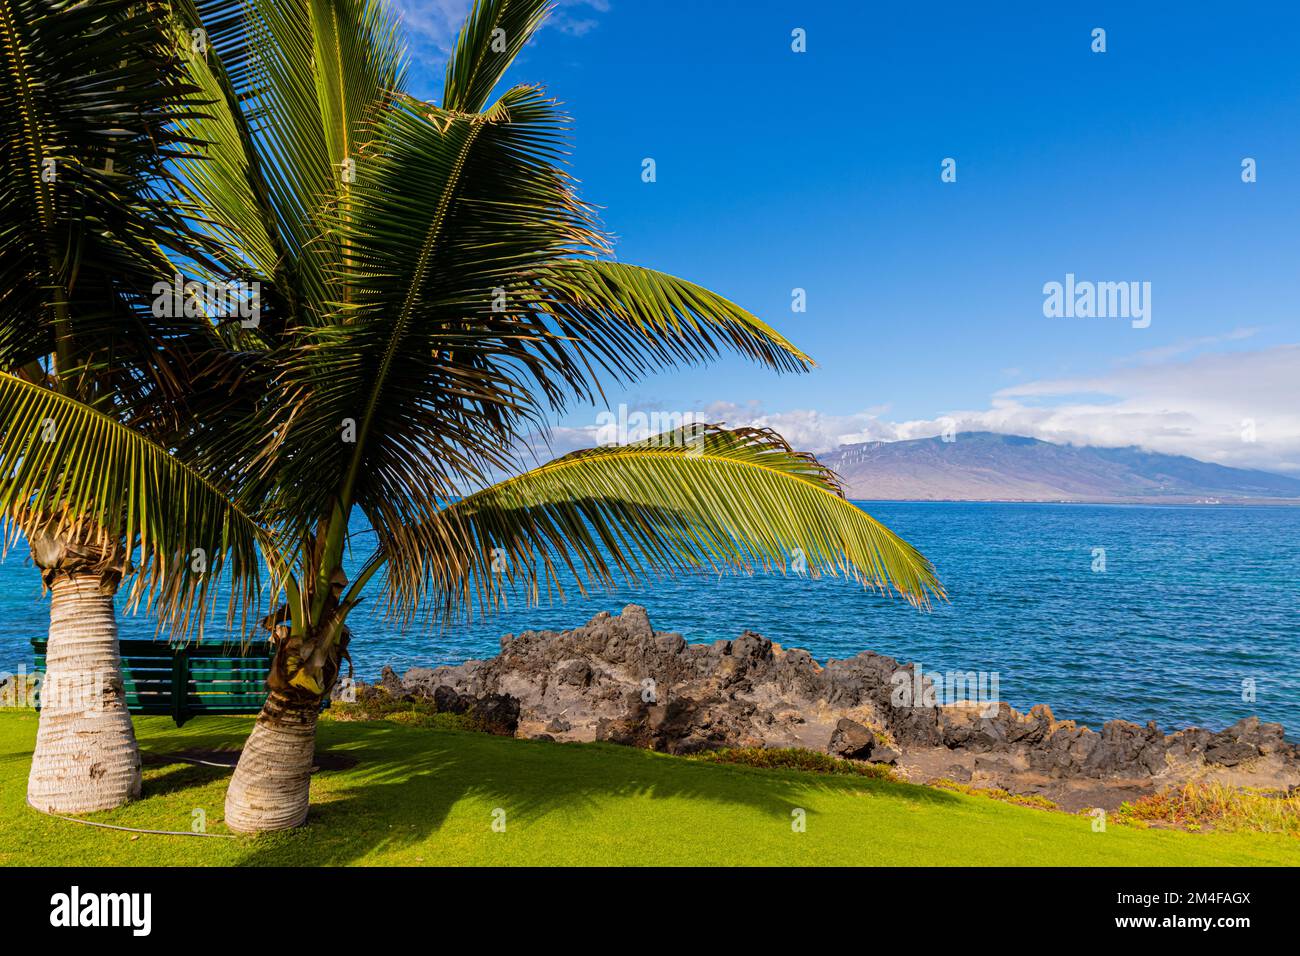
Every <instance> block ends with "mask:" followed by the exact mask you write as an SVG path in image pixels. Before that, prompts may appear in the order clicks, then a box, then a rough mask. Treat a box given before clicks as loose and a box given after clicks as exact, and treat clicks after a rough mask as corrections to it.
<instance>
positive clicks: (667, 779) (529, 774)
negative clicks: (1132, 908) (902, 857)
mask: <svg viewBox="0 0 1300 956" xmlns="http://www.w3.org/2000/svg"><path fill="white" fill-rule="evenodd" d="M343 728H346V729H343ZM417 735H418V736H417ZM421 737H423V738H424V739H423V740H421V739H420V738H421ZM413 743H414V744H415V745H416V747H413V746H412V745H413ZM319 746H322V747H326V748H328V749H329V750H331V751H336V752H337V751H345V752H350V753H353V754H354V755H355V756H357V757H358V759H359V763H358V765H357V766H356V767H354V768H352V769H351V770H350V771H349V772H348V773H347V776H346V780H347V786H346V787H344V788H341V789H333V788H330V789H329V790H327V789H326V787H324V786H322V784H324V783H325V781H324V780H321V781H320V782H317V781H313V787H312V796H313V806H312V812H311V815H310V817H309V818H308V823H307V827H308V830H309V831H310V833H311V836H310V842H311V845H312V848H313V852H312V862H314V863H317V864H320V865H327V866H338V865H346V864H348V863H352V862H355V861H357V860H358V859H359V858H360V857H362V856H365V855H367V854H370V853H372V852H375V851H382V850H400V849H402V848H403V847H406V846H410V845H413V844H417V843H423V842H425V841H426V840H428V838H429V837H430V836H431V835H432V834H434V833H436V832H437V831H438V830H439V829H440V828H441V827H442V826H443V824H444V823H445V822H446V820H447V817H448V816H449V814H450V813H451V811H452V808H453V807H454V806H455V805H456V804H457V803H458V802H459V801H461V800H464V799H467V798H478V799H480V800H482V801H485V802H487V803H488V804H489V805H490V806H499V807H502V808H503V809H505V811H506V813H507V816H508V818H509V819H510V821H511V822H512V823H514V822H516V821H518V822H525V823H527V822H529V821H534V820H538V819H541V818H542V817H545V816H546V815H547V814H551V813H555V812H564V813H566V814H574V813H575V812H577V813H584V812H586V813H590V812H593V811H594V810H595V809H596V808H597V807H598V806H599V804H600V803H601V802H602V801H603V800H606V799H607V798H609V797H621V798H629V797H630V798H637V799H646V800H665V799H674V798H681V799H686V800H691V801H697V802H698V801H704V802H709V803H713V804H716V805H718V806H719V807H723V806H740V807H746V808H749V809H752V810H757V811H759V812H762V813H765V814H768V815H770V816H772V817H775V818H779V819H782V820H788V819H789V818H790V812H791V810H792V809H793V808H794V807H796V806H803V805H804V804H805V803H806V802H807V800H808V795H809V794H810V793H812V794H815V793H818V792H821V793H829V792H841V793H842V792H857V793H861V792H875V793H887V794H888V795H889V796H891V797H893V798H895V799H906V800H910V801H916V802H920V803H927V804H952V803H955V802H957V801H956V798H955V797H953V795H952V794H949V793H946V792H944V791H940V790H934V789H931V788H927V787H917V786H912V785H909V784H897V783H888V782H883V781H878V780H872V779H870V778H866V777H850V776H842V777H841V776H820V775H815V774H807V773H798V772H790V771H772V770H755V769H751V768H743V767H734V766H726V765H719V764H705V763H699V762H695V761H691V760H686V759H681V758H673V757H666V756H664V755H662V754H655V753H651V752H649V751H644V750H637V749H635V748H630V747H621V746H618V745H615V744H561V743H549V742H544V741H529V740H514V739H509V738H502V737H492V736H488V735H483V734H473V733H464V732H456V731H421V730H413V729H409V728H397V727H394V726H393V725H388V724H384V723H367V724H343V725H340V724H329V723H326V724H322V725H321V733H320V737H319ZM417 747H418V749H416V748H417ZM807 813H808V814H809V816H814V815H815V814H816V811H815V810H813V809H808V810H807ZM488 823H489V821H488V820H486V819H485V820H484V824H483V825H484V827H485V828H486V827H487V826H488ZM390 824H392V826H391V828H390ZM348 832H351V833H354V834H355V833H358V832H365V833H366V838H365V839H362V840H356V839H351V840H349V839H347V838H345V837H344V836H343V834H345V833H348ZM332 835H337V837H338V838H337V839H335V838H334V837H333V836H332ZM241 862H243V863H245V864H247V865H252V866H274V865H284V862H285V860H284V855H283V853H282V847H281V846H280V845H279V844H278V842H274V841H273V842H271V843H268V844H267V845H265V846H263V845H260V841H259V843H257V844H254V845H253V846H252V847H251V852H250V853H249V855H248V856H247V857H245V858H244V859H243V860H242V861H241Z"/></svg>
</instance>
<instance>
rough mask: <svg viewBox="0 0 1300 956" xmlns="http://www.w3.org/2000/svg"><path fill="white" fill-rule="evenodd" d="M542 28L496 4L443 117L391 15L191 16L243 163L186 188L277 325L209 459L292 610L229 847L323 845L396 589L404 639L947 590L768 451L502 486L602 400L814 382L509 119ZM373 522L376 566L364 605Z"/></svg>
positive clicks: (555, 471) (199, 168)
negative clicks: (359, 649)
mask: <svg viewBox="0 0 1300 956" xmlns="http://www.w3.org/2000/svg"><path fill="white" fill-rule="evenodd" d="M545 13H546V5H545V3H544V2H543V0H479V2H477V3H475V5H474V8H473V10H472V11H471V13H470V14H469V17H468V19H467V21H466V23H465V25H464V27H463V29H462V31H461V33H460V37H459V40H458V43H457V45H456V49H455V51H454V54H453V56H452V58H451V60H450V62H449V64H448V66H447V71H446V80H445V84H444V88H443V98H442V103H441V104H440V105H434V104H432V103H427V102H422V101H420V100H418V99H415V98H414V97H412V96H410V95H408V94H406V93H404V92H403V91H402V77H403V73H404V59H403V52H402V47H401V44H400V43H399V41H398V25H397V23H396V22H395V20H394V19H393V18H392V15H391V14H390V12H389V10H388V8H387V7H386V6H385V5H384V4H383V3H379V2H374V0H279V2H269V0H248V2H247V3H246V4H243V5H240V6H239V7H237V8H232V7H231V6H230V5H229V4H227V3H223V2H212V3H203V2H200V3H198V4H197V7H196V9H195V10H194V11H193V14H192V15H193V16H194V18H195V20H194V22H195V23H199V24H203V25H205V26H206V28H207V29H208V34H209V36H210V37H211V38H212V40H213V50H214V56H212V57H210V58H209V60H208V61H207V62H208V63H209V64H210V65H211V67H212V69H211V72H210V74H209V75H208V76H206V77H203V78H201V81H200V83H199V85H201V86H204V87H205V90H206V93H207V95H208V96H209V97H210V98H211V99H212V100H214V101H218V100H219V101H220V102H223V103H224V104H226V107H227V109H228V112H229V115H228V116H227V117H224V118H220V119H219V120H214V121H209V120H204V119H200V120H197V121H196V122H195V124H194V128H193V129H192V130H191V131H190V132H191V135H193V136H194V137H196V138H198V139H202V140H207V141H212V142H214V143H215V144H216V146H215V148H214V150H213V156H214V158H215V162H210V163H202V164H200V163H190V164H188V165H187V181H188V183H189V185H190V186H191V190H190V198H191V200H192V201H193V203H194V205H195V207H196V208H199V209H201V210H203V214H202V217H201V218H202V219H203V220H204V221H207V222H210V223H212V224H214V226H213V228H214V230H216V231H217V232H216V234H217V235H219V237H220V238H221V239H222V240H223V241H225V242H227V243H229V244H230V245H231V246H232V247H234V248H238V249H239V250H240V251H241V253H242V254H241V257H240V262H241V264H245V265H250V266H252V267H253V268H255V269H256V270H257V271H258V273H259V276H260V278H261V280H262V281H263V282H264V283H265V287H266V288H268V289H270V290H273V294H272V295H270V296H269V297H264V298H269V300H270V301H271V302H272V303H273V305H274V309H273V312H274V314H273V315H272V316H270V320H269V321H265V322H263V323H262V325H261V327H260V328H259V329H258V330H256V332H255V333H254V334H250V335H248V336H246V337H245V338H244V340H243V347H244V348H248V349H260V350H261V351H262V355H263V358H264V362H263V368H264V370H265V376H264V378H263V379H262V381H263V382H264V387H265V389H266V392H265V400H264V401H263V402H262V403H261V404H260V405H259V407H258V409H257V412H256V414H254V415H253V416H252V417H251V419H250V422H249V423H244V424H242V425H241V427H240V428H239V430H238V434H237V435H235V436H234V437H232V436H231V435H229V434H226V433H225V429H224V428H222V429H218V428H212V429H209V430H208V433H207V434H205V435H201V436H199V440H198V442H197V445H196V446H195V447H196V449H197V450H196V454H197V455H198V460H201V461H202V462H204V467H205V468H212V469H216V470H218V471H219V472H221V473H222V474H226V475H230V476H231V477H232V481H234V482H236V483H237V484H238V485H239V489H240V490H239V498H238V499H237V500H239V501H240V502H242V503H244V504H245V506H246V507H248V508H249V509H250V510H255V511H256V512H257V513H258V514H259V515H260V516H261V520H262V521H263V522H264V523H265V525H266V526H267V527H268V528H273V529H275V533H276V535H277V552H276V554H277V556H276V558H275V560H274V562H273V565H274V568H275V569H276V575H277V579H278V580H280V581H282V582H283V586H284V589H285V593H286V602H285V604H284V606H283V607H282V608H280V609H279V610H278V611H277V612H276V613H275V614H274V615H273V616H272V619H271V625H272V626H273V627H274V628H275V632H276V635H277V652H276V656H275V661H274V665H273V668H272V674H271V678H270V680H269V696H268V699H267V702H266V705H265V707H264V708H263V710H262V713H261V714H260V716H259V717H258V719H257V722H256V725H255V727H254V730H253V732H252V735H251V736H250V738H249V740H248V743H247V745H246V746H245V747H244V750H243V754H242V756H241V758H240V761H239V765H238V767H237V769H236V771H235V775H234V777H233V779H232V781H231V784H230V788H229V791H228V793H227V798H226V823H227V825H228V826H230V827H231V828H232V829H235V830H240V831H261V830H268V829H277V828H284V827H292V826H296V825H298V824H301V823H302V822H303V820H304V819H305V817H306V814H307V809H308V780H309V776H310V771H311V763H312V756H313V749H314V732H315V722H316V715H317V713H318V711H319V707H320V701H321V697H322V695H324V694H326V693H327V692H328V690H329V688H330V687H331V685H332V684H333V682H334V680H335V678H336V676H337V674H338V671H339V667H340V662H341V659H342V656H343V654H344V652H345V645H346V641H347V628H346V620H347V617H348V614H349V613H350V612H351V610H352V609H353V608H355V607H356V605H357V603H358V602H359V601H360V600H361V596H362V591H363V589H364V588H365V587H366V585H367V584H368V583H369V581H370V580H371V579H372V578H373V577H374V575H375V574H376V573H377V572H379V571H380V570H381V569H387V573H386V574H385V575H384V577H383V580H384V582H385V583H384V594H385V598H386V600H387V602H388V606H389V609H390V610H391V611H392V612H393V613H394V614H396V615H397V616H399V617H402V616H404V617H409V616H411V615H413V614H414V613H416V610H417V609H418V608H420V607H424V608H426V609H427V610H429V611H431V612H433V613H438V614H441V615H444V616H451V615H454V614H457V613H459V612H462V611H465V610H467V609H470V608H471V607H472V606H473V605H475V604H477V605H478V606H480V607H482V608H490V607H491V606H493V605H494V604H495V603H496V602H497V601H499V600H501V599H502V598H503V597H504V596H505V595H506V594H507V593H508V592H510V591H511V590H513V589H514V588H516V587H522V588H523V589H524V591H525V593H526V595H527V596H528V597H530V598H536V597H537V596H538V595H539V594H540V592H541V590H542V589H543V588H545V589H547V590H551V589H553V588H556V587H558V586H559V583H560V578H561V576H562V575H561V570H566V571H567V572H569V573H573V574H576V575H577V576H578V578H579V580H580V581H586V582H590V583H593V584H597V585H607V584H609V583H611V581H612V580H613V579H614V571H616V570H617V571H620V572H622V573H623V574H625V575H629V576H636V575H638V574H640V573H644V572H647V571H675V570H680V569H683V568H691V567H699V566H701V565H709V564H712V565H720V564H728V565H735V564H740V565H752V564H755V563H756V564H759V565H761V566H764V567H773V566H778V565H779V566H781V567H784V555H785V553H786V552H787V551H788V550H789V549H791V548H794V547H800V548H802V549H803V551H804V553H805V555H807V557H808V560H809V562H810V564H811V565H812V566H814V567H816V568H818V569H821V570H824V571H827V572H830V573H837V572H843V573H846V574H849V575H851V576H853V577H855V578H857V579H858V580H862V581H864V582H868V583H871V584H874V585H877V586H879V587H881V588H882V589H893V590H896V591H897V592H899V593H901V594H902V595H904V596H906V597H907V598H909V599H910V600H913V601H916V602H925V601H927V600H928V598H929V595H930V594H932V593H939V586H938V583H937V580H936V579H935V576H934V573H933V569H932V568H931V567H930V565H929V564H928V562H926V561H925V559H924V558H923V557H921V555H919V554H918V553H917V552H916V551H915V550H914V549H912V548H911V547H910V546H909V545H907V544H906V543H905V542H903V541H901V540H900V539H898V538H897V537H896V536H895V535H893V534H892V533H891V532H889V531H888V530H887V529H885V528H884V527H883V526H881V525H880V524H878V523H877V522H875V521H874V520H873V519H871V518H870V517H869V516H867V515H866V514H864V513H863V512H861V511H860V510H858V509H857V508H855V507H853V506H852V505H850V504H848V503H847V502H846V501H845V500H844V498H843V496H842V494H841V493H840V489H839V487H838V486H837V484H836V481H835V479H834V476H833V475H831V474H830V473H829V472H828V471H827V470H826V469H824V468H822V467H821V466H820V465H818V464H817V463H816V461H815V460H814V459H812V458H811V457H809V456H806V455H800V454H797V453H795V452H794V451H793V450H792V449H790V447H789V446H788V445H787V444H786V443H785V442H784V441H782V440H781V439H780V438H779V436H777V435H775V434H773V433H771V432H767V431H761V430H753V429H743V430H737V431H727V430H725V429H722V428H719V427H697V428H687V429H683V430H680V431H678V432H675V433H673V434H670V435H668V436H660V437H659V438H657V439H651V440H649V441H646V442H642V443H638V444H635V445H630V446H623V447H610V448H598V449H592V450H590V451H586V452H581V453H577V454H573V455H568V456H565V457H563V458H560V459H558V460H556V461H553V462H551V463H549V464H546V465H543V466H541V467H538V468H535V469H533V470H530V471H525V472H523V473H520V474H515V475H514V477H511V478H508V479H506V480H505V481H502V482H500V483H497V484H492V483H491V479H492V478H493V477H494V476H495V475H497V474H499V473H503V472H504V473H513V472H514V471H516V470H517V465H516V462H517V458H516V457H515V456H514V454H513V450H514V449H516V448H517V447H518V446H519V444H520V442H521V441H522V440H523V439H524V438H525V436H526V435H527V434H528V433H530V432H532V431H535V430H538V429H542V430H544V429H545V423H546V422H547V420H548V416H549V415H550V414H552V413H554V412H557V411H560V410H563V409H564V408H566V407H567V406H568V404H569V403H571V402H573V401H575V400H576V401H590V400H595V399H598V398H599V397H600V396H601V395H602V394H603V393H602V391H601V387H602V380H609V381H616V382H619V381H621V382H626V381H629V380H632V379H635V378H637V377H639V376H640V375H642V374H644V373H646V372H649V371H651V370H654V369H657V368H661V367H664V366H667V365H671V364H675V363H681V362H693V361H699V360H707V359H708V358H711V357H712V356H714V355H716V354H717V353H718V352H719V350H720V349H722V348H730V349H733V350H736V351H738V352H740V353H741V354H744V355H747V356H749V357H750V358H752V359H754V360H756V361H757V362H759V363H761V364H763V365H766V366H768V367H771V368H774V369H777V370H783V371H800V370H803V369H804V368H806V367H807V366H808V365H809V364H810V361H809V359H808V358H807V357H806V356H805V355H803V353H801V352H800V351H799V350H797V349H796V348H795V347H794V346H792V345H791V344H790V343H788V342H787V341H786V340H785V339H783V338H782V337H781V336H780V335H778V334H777V333H776V332H775V331H773V330H772V329H770V328H769V327H767V326H766V325H764V324H763V323H762V322H760V321H759V320H758V319H757V318H755V317H754V316H753V315H751V314H750V313H748V312H746V311H745V310H743V309H741V308H739V307H738V306H736V305H734V304H732V303H730V302H728V301H727V300H725V299H723V298H722V297H720V296H718V295H716V294H714V293H711V292H709V291H707V290H705V289H702V288H700V287H698V286H696V285H693V284H691V283H689V282H685V281H683V280H680V279H677V278H674V277H671V276H668V275H664V274H662V273H658V272H654V271H651V270H648V269H643V268H639V267H635V266H630V265H624V264H621V263H616V262H612V261H610V260H609V259H608V252H609V244H608V241H607V239H606V237H605V236H604V234H603V233H602V232H601V231H600V229H599V227H598V224H597V222H596V220H595V217H594V214H593V212H592V210H591V208H590V207H588V206H587V205H585V204H583V203H582V202H581V201H579V200H578V198H577V197H576V195H575V193H574V191H573V181H572V179H571V178H570V177H569V175H568V174H567V173H566V172H565V171H564V168H563V162H562V158H563V149H564V143H565V136H564V133H565V126H564V123H565V120H564V118H563V117H562V115H561V114H560V113H559V112H558V111H557V109H556V106H555V104H554V102H553V101H551V100H549V99H547V98H546V97H545V95H544V94H543V92H542V91H541V90H540V89H538V88H537V87H534V86H528V85H521V86H514V87H511V88H509V89H507V90H505V91H504V92H503V93H501V95H500V96H499V97H497V98H496V99H495V100H493V99H492V93H493V91H494V90H495V89H496V88H497V86H498V84H499V82H500V80H501V78H502V76H503V74H504V73H505V71H506V69H507V68H508V67H509V65H510V64H511V62H512V61H513V59H514V57H515V55H516V54H517V53H518V52H519V50H520V49H521V48H522V47H523V46H524V44H525V43H527V42H528V40H529V38H530V37H531V36H532V35H533V33H534V31H535V30H536V29H537V27H538V26H539V24H540V23H541V21H542V18H543V16H544V15H545ZM217 125H219V126H220V128H219V129H218V128H216V127H217ZM356 511H359V512H360V513H361V514H362V515H363V516H364V517H365V519H366V521H367V522H368V523H369V525H370V527H371V528H372V529H373V530H374V532H375V534H376V537H377V542H378V545H377V548H376V550H375V552H374V553H373V554H372V555H371V556H370V557H369V559H368V560H367V561H366V562H365V564H364V567H363V570H362V571H361V572H360V574H359V575H358V577H357V579H356V580H355V581H351V582H349V581H348V580H347V578H346V576H345V575H344V573H343V570H342V559H343V555H344V549H345V546H346V545H347V543H348V537H347V536H348V527H349V522H350V521H351V519H352V516H353V514H354V512H356ZM503 554H504V555H508V557H509V560H508V561H506V562H505V566H504V568H503V567H502V563H501V561H500V558H501V556H502V555H503ZM494 559H495V560H494Z"/></svg>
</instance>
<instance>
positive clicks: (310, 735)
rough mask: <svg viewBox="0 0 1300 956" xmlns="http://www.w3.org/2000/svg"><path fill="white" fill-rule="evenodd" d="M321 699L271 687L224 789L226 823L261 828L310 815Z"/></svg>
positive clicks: (286, 824) (251, 829)
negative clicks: (309, 797)
mask: <svg viewBox="0 0 1300 956" xmlns="http://www.w3.org/2000/svg"><path fill="white" fill-rule="evenodd" d="M319 714H320V698H319V697H313V696H312V695H309V694H303V693H286V692H285V691H281V690H272V691H271V692H270V694H269V695H267V698H266V703H265V704H263V705H262V712H261V713H260V714H259V715H258V717H257V723H256V724H255V725H254V726H253V732H252V734H250V735H249V738H248V742H247V743H245V744H244V751H243V753H241V754H240V755H239V765H238V766H237V767H235V775H234V777H233V778H232V779H231V781H230V786H229V788H227V790H226V826H228V827H230V829H232V830H234V831H236V832H238V833H261V832H263V831H266V830H287V829H289V828H290V827H296V826H301V825H302V823H303V822H304V821H305V820H306V819H307V804H308V792H309V789H310V783H311V770H312V761H313V759H314V757H315V755H316V718H317V716H318V715H319Z"/></svg>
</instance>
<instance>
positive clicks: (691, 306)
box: [518, 258, 815, 380]
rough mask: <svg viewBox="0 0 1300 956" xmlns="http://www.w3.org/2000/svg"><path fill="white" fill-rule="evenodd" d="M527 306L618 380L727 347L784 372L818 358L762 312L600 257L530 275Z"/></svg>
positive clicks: (525, 285)
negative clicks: (760, 314) (761, 315)
mask: <svg viewBox="0 0 1300 956" xmlns="http://www.w3.org/2000/svg"><path fill="white" fill-rule="evenodd" d="M518 295H519V298H520V300H521V302H522V303H524V304H525V305H526V307H531V308H533V309H536V310H537V311H539V312H541V313H543V314H545V315H547V316H549V317H551V318H552V319H553V320H554V321H555V323H556V329H557V331H558V333H559V337H560V340H561V341H563V342H564V343H566V344H567V345H568V346H569V347H570V348H572V349H574V350H575V351H579V352H581V353H583V354H584V357H590V359H591V360H593V361H595V362H598V363H599V364H600V365H601V366H602V367H603V368H604V369H605V370H606V371H607V372H609V373H610V374H611V375H612V376H613V377H615V378H621V379H625V380H626V379H631V378H635V377H637V376H639V375H640V374H642V373H644V372H645V371H648V370H652V369H656V368H662V367H665V366H669V365H677V364H691V363H696V362H703V361H706V360H708V359H710V358H713V357H716V356H717V355H718V354H719V352H720V351H721V349H722V348H723V347H727V348H731V349H733V350H734V351H736V352H738V353H740V354H741V355H745V356H747V357H749V358H751V359H753V360H754V361H756V362H758V363H760V364H762V365H764V366H766V367H768V368H773V369H776V370H777V371H787V372H799V371H804V370H806V369H807V368H809V367H811V366H813V365H814V364H815V363H814V362H813V360H812V359H810V358H809V357H808V356H807V355H805V354H804V353H803V352H801V351H800V350H799V349H797V348H795V346H794V345H792V344H791V343H790V342H789V341H787V340H786V339H785V337H784V336H782V335H781V334H780V333H778V332H777V331H776V330H774V329H773V328H771V327H770V326H768V325H767V324H766V323H764V322H763V321H762V320H760V319H759V318H758V317H757V316H755V315H753V314H751V313H750V312H748V311H746V310H745V309H742V308H741V307H740V306H738V305H736V304H735V303H733V302H730V301H728V300H727V299H725V298H723V297H722V296H720V295H718V294H717V293H716V292H711V291H709V290H708V289H705V288H703V287H702V286H698V285H696V284H695V283H693V282H688V281H686V280H685V279H679V278H677V277H676V276H671V275H667V274H665V273H663V272H656V271H654V270H653V269H646V268H644V267H642V266H634V265H627V264H625V263H621V262H609V261H605V260H596V259H577V258H575V259H569V260H566V261H561V262H556V263H553V264H550V265H547V266H545V267H543V268H541V269H537V270H534V271H533V272H531V273H529V274H528V275H527V276H526V277H525V279H524V280H523V285H522V288H521V289H520V290H519V293H518Z"/></svg>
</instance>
